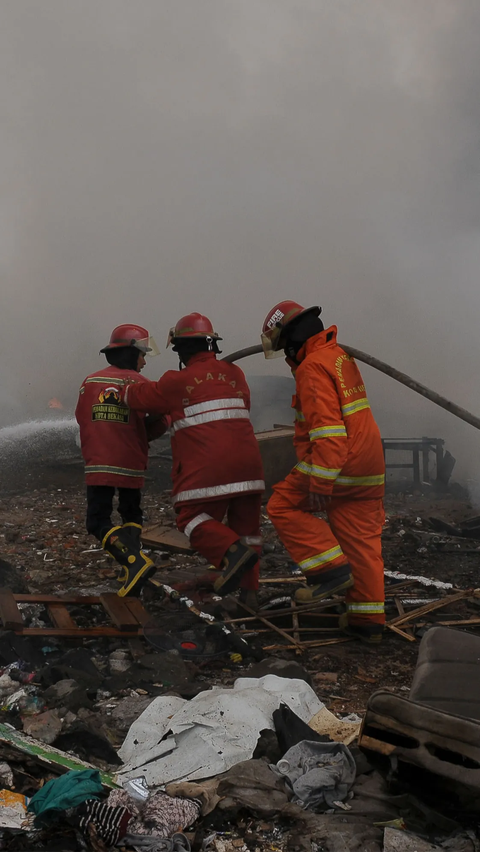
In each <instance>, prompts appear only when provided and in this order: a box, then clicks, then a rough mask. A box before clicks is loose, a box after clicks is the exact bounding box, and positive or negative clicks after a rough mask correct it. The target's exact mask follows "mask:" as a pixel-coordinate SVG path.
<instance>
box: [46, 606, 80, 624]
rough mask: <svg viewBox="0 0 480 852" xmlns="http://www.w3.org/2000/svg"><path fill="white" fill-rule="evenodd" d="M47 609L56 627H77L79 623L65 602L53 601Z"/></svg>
mask: <svg viewBox="0 0 480 852" xmlns="http://www.w3.org/2000/svg"><path fill="white" fill-rule="evenodd" d="M47 609H48V614H49V616H50V618H51V619H52V622H53V624H54V626H55V627H61V628H64V629H65V628H66V629H67V630H75V629H76V627H77V625H76V624H75V622H74V620H73V618H72V616H71V615H70V613H69V611H68V609H67V608H66V607H65V605H64V604H63V603H51V604H49V606H48V607H47Z"/></svg>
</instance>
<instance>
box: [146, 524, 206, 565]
mask: <svg viewBox="0 0 480 852" xmlns="http://www.w3.org/2000/svg"><path fill="white" fill-rule="evenodd" d="M142 542H143V544H144V545H147V546H148V547H156V548H157V549H158V550H167V551H170V552H171V553H194V552H195V551H194V549H193V547H190V542H189V540H188V538H187V536H186V535H184V534H183V533H181V532H179V531H178V530H174V529H172V527H167V526H165V525H164V524H157V525H156V526H153V527H147V529H145V530H144V531H143V533H142ZM159 567H160V566H159Z"/></svg>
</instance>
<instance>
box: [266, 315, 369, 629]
mask: <svg viewBox="0 0 480 852" xmlns="http://www.w3.org/2000/svg"><path fill="white" fill-rule="evenodd" d="M320 311H321V308H319V307H313V308H307V309H305V308H303V307H302V306H301V305H299V304H298V303H297V302H291V301H285V302H280V304H278V305H275V307H274V308H272V309H271V311H269V313H268V314H267V317H266V319H265V322H264V325H263V333H262V343H263V346H264V350H265V355H266V356H267V357H268V356H269V355H271V354H272V353H273V352H275V351H277V352H282V351H283V352H284V353H285V355H286V356H287V363H288V364H289V366H290V367H291V368H292V372H293V373H294V375H295V382H296V395H295V397H294V400H293V406H294V407H295V420H296V423H295V447H296V450H297V456H298V464H297V465H296V466H295V467H294V468H293V470H292V471H291V472H290V473H289V475H288V476H287V477H286V479H285V480H284V481H283V482H279V483H278V484H277V485H276V486H275V487H274V493H273V495H272V497H271V498H270V501H269V503H268V507H267V510H268V514H269V516H270V518H271V520H272V521H273V523H274V525H275V528H276V529H277V532H278V534H279V536H280V538H281V540H282V541H283V543H284V545H285V547H286V548H287V550H288V551H289V553H290V555H291V556H292V558H293V559H294V560H295V562H296V563H297V564H298V565H299V567H300V568H301V569H302V571H304V572H305V576H306V578H307V586H306V587H304V588H302V589H298V590H297V592H296V595H295V598H296V600H297V601H299V602H304V603H305V602H307V601H309V600H321V599H322V598H327V597H330V596H331V595H333V594H335V593H337V592H339V591H343V590H345V592H346V595H345V597H346V605H347V612H346V613H345V614H344V615H343V616H342V617H341V620H340V627H341V628H342V629H343V630H344V631H345V632H346V633H348V634H349V635H354V636H356V637H358V638H359V639H361V640H363V641H365V642H368V643H374V642H379V641H380V639H381V635H382V630H383V624H384V621H385V615H384V571H383V560H382V545H381V534H382V526H383V522H384V512H383V493H384V483H385V464H384V458H383V449H382V441H381V438H380V432H379V430H378V426H377V424H376V423H375V420H374V417H373V414H372V411H371V409H370V404H369V402H368V399H367V396H366V391H365V385H364V383H363V379H362V377H361V375H360V371H359V369H358V367H357V365H356V363H355V361H354V359H353V358H351V357H350V356H349V355H347V353H346V352H345V351H344V350H343V349H342V348H341V347H340V346H339V345H338V343H337V329H336V327H335V326H331V327H330V328H327V329H324V327H323V323H322V321H321V319H320V316H319V315H320ZM322 509H323V510H324V511H325V512H326V514H327V517H328V523H327V522H326V521H324V520H322V519H321V518H317V517H316V516H315V512H317V511H319V510H322Z"/></svg>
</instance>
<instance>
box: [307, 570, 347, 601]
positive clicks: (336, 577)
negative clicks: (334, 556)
mask: <svg viewBox="0 0 480 852" xmlns="http://www.w3.org/2000/svg"><path fill="white" fill-rule="evenodd" d="M350 586H353V576H352V571H351V568H350V565H349V564H348V563H347V564H346V565H339V566H338V568H331V569H330V570H329V571H320V572H319V573H318V574H313V575H312V574H311V575H310V576H308V574H307V585H306V586H302V588H301V589H297V591H296V592H295V600H296V602H297V603H311V601H321V600H323V598H331V597H332V595H336V594H337V593H338V592H343V591H345V589H349V588H350Z"/></svg>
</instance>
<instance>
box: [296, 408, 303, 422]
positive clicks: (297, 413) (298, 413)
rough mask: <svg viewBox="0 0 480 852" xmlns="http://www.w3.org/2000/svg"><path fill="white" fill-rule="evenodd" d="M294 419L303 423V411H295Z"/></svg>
mask: <svg viewBox="0 0 480 852" xmlns="http://www.w3.org/2000/svg"><path fill="white" fill-rule="evenodd" d="M295 420H299V421H300V423H305V415H304V413H303V411H296V412H295Z"/></svg>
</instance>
